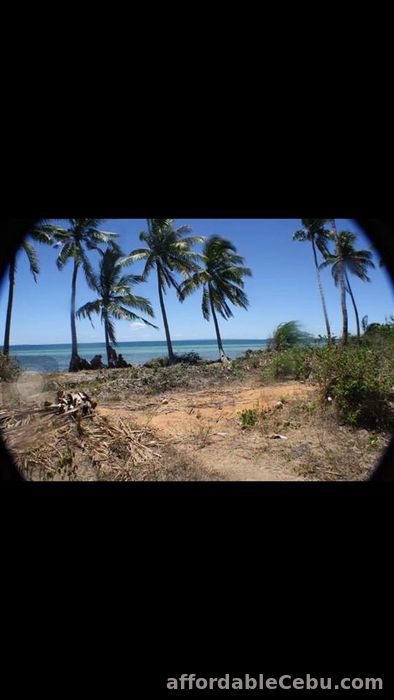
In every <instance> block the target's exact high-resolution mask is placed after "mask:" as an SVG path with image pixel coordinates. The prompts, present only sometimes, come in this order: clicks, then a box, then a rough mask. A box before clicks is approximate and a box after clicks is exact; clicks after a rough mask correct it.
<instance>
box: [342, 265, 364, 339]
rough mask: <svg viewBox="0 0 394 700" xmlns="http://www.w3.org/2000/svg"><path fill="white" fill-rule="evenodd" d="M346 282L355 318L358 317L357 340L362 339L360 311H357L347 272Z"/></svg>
mask: <svg viewBox="0 0 394 700" xmlns="http://www.w3.org/2000/svg"><path fill="white" fill-rule="evenodd" d="M345 280H346V284H347V288H348V290H349V294H350V298H351V300H352V304H353V309H354V315H355V317H356V325H357V338H360V335H361V333H360V319H359V316H358V311H357V306H356V302H355V301H354V296H353V292H352V288H351V286H350V283H349V278H348V276H347V273H346V271H345Z"/></svg>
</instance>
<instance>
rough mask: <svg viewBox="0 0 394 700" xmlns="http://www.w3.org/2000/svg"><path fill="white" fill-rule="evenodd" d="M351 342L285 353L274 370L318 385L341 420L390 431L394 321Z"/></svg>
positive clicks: (277, 355)
mask: <svg viewBox="0 0 394 700" xmlns="http://www.w3.org/2000/svg"><path fill="white" fill-rule="evenodd" d="M349 341H350V342H349V343H348V344H347V345H346V346H344V345H340V344H336V343H330V344H327V345H326V346H325V347H311V346H310V347H302V346H301V345H300V344H298V345H295V346H293V347H289V348H286V349H282V350H279V351H278V352H276V353H274V355H273V357H272V363H271V365H270V369H271V371H272V374H273V376H274V377H276V378H286V379H298V380H300V379H301V380H304V381H305V380H309V381H311V382H313V383H316V384H317V385H318V386H319V391H320V400H321V401H322V402H323V403H327V402H329V403H330V402H332V403H333V406H334V408H335V410H336V413H337V416H338V418H339V420H340V421H342V422H344V423H348V424H351V425H356V426H362V427H367V428H382V429H384V428H386V427H388V426H389V425H391V424H392V419H393V399H394V363H393V356H394V323H393V322H390V323H387V324H371V326H370V327H369V328H368V329H367V332H366V333H365V334H364V335H363V336H362V337H361V339H357V338H349ZM265 376H267V369H265Z"/></svg>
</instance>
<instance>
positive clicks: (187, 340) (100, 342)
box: [10, 338, 269, 350]
mask: <svg viewBox="0 0 394 700" xmlns="http://www.w3.org/2000/svg"><path fill="white" fill-rule="evenodd" d="M267 340H269V338H222V341H223V342H239V341H246V342H249V341H250V342H252V341H253V342H256V341H257V342H265V341H267ZM141 343H151V344H152V345H156V344H158V343H164V344H165V345H166V344H167V341H166V340H118V341H117V344H116V345H126V344H130V345H141ZM172 343H216V338H174V339H172ZM60 345H67V346H68V345H70V346H71V343H69V342H66V343H17V344H15V345H10V350H11V349H12V348H36V347H42V346H45V347H58V346H60ZM82 345H105V341H104V340H91V341H81V342H80V341H78V347H79V346H82ZM116 345H115V347H116Z"/></svg>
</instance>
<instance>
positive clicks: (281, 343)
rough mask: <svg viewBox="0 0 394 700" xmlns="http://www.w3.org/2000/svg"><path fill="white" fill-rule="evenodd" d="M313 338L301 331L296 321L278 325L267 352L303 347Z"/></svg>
mask: <svg viewBox="0 0 394 700" xmlns="http://www.w3.org/2000/svg"><path fill="white" fill-rule="evenodd" d="M312 340H313V337H312V336H311V335H310V333H306V331H303V330H302V328H301V326H300V324H299V323H298V321H287V322H286V323H280V324H279V326H278V327H277V328H276V329H275V331H274V332H273V334H272V338H270V341H269V343H268V349H269V350H286V349H287V348H292V347H295V346H297V345H301V346H305V345H308V344H309V343H311V342H312Z"/></svg>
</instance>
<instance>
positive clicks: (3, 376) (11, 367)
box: [0, 352, 22, 382]
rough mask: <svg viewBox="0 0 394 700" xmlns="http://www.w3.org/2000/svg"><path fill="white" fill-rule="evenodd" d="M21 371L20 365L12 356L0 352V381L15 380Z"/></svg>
mask: <svg viewBox="0 0 394 700" xmlns="http://www.w3.org/2000/svg"><path fill="white" fill-rule="evenodd" d="M21 372H22V369H21V367H20V365H19V364H18V362H17V361H16V360H15V359H14V358H13V357H10V356H9V355H4V353H2V352H0V382H15V381H16V380H17V379H18V377H19V375H20V374H21Z"/></svg>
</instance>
